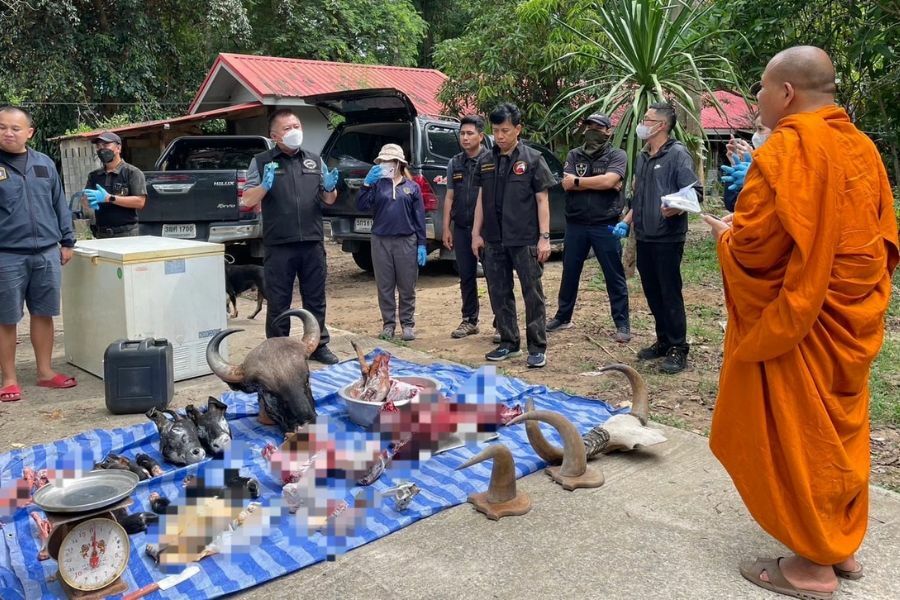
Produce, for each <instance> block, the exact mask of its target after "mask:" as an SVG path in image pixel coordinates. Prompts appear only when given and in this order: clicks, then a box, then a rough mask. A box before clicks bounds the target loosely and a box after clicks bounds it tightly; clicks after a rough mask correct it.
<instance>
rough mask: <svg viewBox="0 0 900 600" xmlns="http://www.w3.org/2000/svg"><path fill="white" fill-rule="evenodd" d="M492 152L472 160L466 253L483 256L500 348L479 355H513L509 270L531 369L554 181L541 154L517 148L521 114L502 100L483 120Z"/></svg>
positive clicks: (539, 348)
mask: <svg viewBox="0 0 900 600" xmlns="http://www.w3.org/2000/svg"><path fill="white" fill-rule="evenodd" d="M490 120H491V125H492V127H491V130H492V132H493V134H494V142H495V146H494V148H493V150H492V151H491V152H490V153H489V154H487V155H486V156H484V157H483V158H481V159H480V160H479V161H478V167H477V173H476V175H475V183H476V185H478V186H479V187H480V188H481V189H480V191H479V192H478V199H477V202H476V206H475V218H474V224H473V226H472V252H474V253H475V255H476V256H478V255H479V254H480V253H481V252H482V250H483V251H484V258H483V261H482V262H483V264H484V273H485V277H487V280H488V292H489V294H490V297H491V306H492V307H493V309H494V315H495V317H496V321H497V329H498V330H499V331H500V345H499V346H498V347H497V348H496V349H495V350H493V351H492V352H488V353H487V354H486V355H485V358H486V359H487V360H492V361H500V360H506V359H507V358H511V357H513V356H518V355H519V354H521V350H520V348H519V346H520V339H519V324H518V318H517V316H516V298H515V295H514V287H513V278H512V275H513V271H514V270H515V272H516V274H517V275H518V276H519V283H520V284H521V285H522V294H523V296H524V297H525V321H526V339H527V341H528V361H527V364H528V366H529V367H531V368H536V367H543V366H544V365H546V364H547V357H546V352H547V330H546V326H547V323H546V318H547V313H546V308H545V306H544V289H543V286H542V285H541V277H542V275H543V273H544V265H543V263H544V261H546V260H547V259H548V258H549V257H550V198H549V195H548V193H547V188H549V187H550V186H552V185H553V184H554V183H556V182H555V179H554V177H553V174H552V173H551V172H550V168H549V167H547V163H546V162H545V161H544V157H543V156H541V153H540V152H538V151H537V150H534V149H533V148H529V147H528V146H526V145H525V144H522V143H519V134H520V133H521V132H522V123H521V121H522V113H521V112H520V111H519V109H518V108H517V107H516V106H515V105H514V104H510V103H503V104H501V105H500V106H498V107H497V108H495V109H494V110H493V111H492V112H491V115H490Z"/></svg>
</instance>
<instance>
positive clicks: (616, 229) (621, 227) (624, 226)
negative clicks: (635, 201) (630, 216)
mask: <svg viewBox="0 0 900 600" xmlns="http://www.w3.org/2000/svg"><path fill="white" fill-rule="evenodd" d="M606 228H607V229H609V231H610V233H612V234H613V235H614V236H616V237H617V238H626V237H628V231H629V230H630V229H631V227H629V225H628V223H626V222H625V221H619V222H618V223H616V224H615V226H612V225H607V226H606Z"/></svg>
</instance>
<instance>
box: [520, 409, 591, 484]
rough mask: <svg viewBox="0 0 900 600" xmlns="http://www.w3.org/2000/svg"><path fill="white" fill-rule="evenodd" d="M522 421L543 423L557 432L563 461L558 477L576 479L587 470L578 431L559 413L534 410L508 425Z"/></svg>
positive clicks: (582, 443) (582, 444) (585, 457)
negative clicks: (561, 446)
mask: <svg viewBox="0 0 900 600" xmlns="http://www.w3.org/2000/svg"><path fill="white" fill-rule="evenodd" d="M522 421H543V422H544V423H547V424H548V425H552V426H553V427H555V428H556V430H557V431H558V432H559V435H560V436H561V437H562V439H563V460H562V466H561V467H560V469H559V473H560V475H562V476H564V477H578V476H579V475H583V474H584V472H585V471H586V470H587V456H586V454H585V450H584V442H583V441H582V440H581V435H579V434H578V429H576V428H575V425H573V424H572V422H571V421H569V420H568V419H567V418H565V417H564V416H562V415H561V414H559V413H555V412H551V411H549V410H534V411H530V412H527V413H525V414H522V415H519V416H518V417H516V418H515V419H513V420H512V421H510V422H509V423H508V425H515V424H516V423H521V422H522Z"/></svg>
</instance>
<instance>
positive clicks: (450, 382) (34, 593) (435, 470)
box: [0, 357, 617, 600]
mask: <svg viewBox="0 0 900 600" xmlns="http://www.w3.org/2000/svg"><path fill="white" fill-rule="evenodd" d="M486 371H487V370H481V371H478V372H475V371H473V370H472V369H468V368H466V367H461V366H455V365H445V364H431V365H420V364H415V363H411V362H406V361H402V360H400V359H398V358H396V357H395V358H392V359H391V373H392V374H394V375H427V376H429V377H433V378H435V379H437V380H438V381H440V382H441V391H442V392H443V393H444V394H445V395H447V396H451V397H452V396H454V395H456V396H457V397H458V398H463V399H464V401H466V402H475V401H478V402H484V401H485V398H484V397H485V395H490V392H491V391H492V390H491V389H487V388H490V387H491V386H490V383H493V382H495V383H496V398H495V399H490V398H488V401H494V402H498V403H505V404H507V405H508V406H514V405H515V404H516V403H521V404H524V400H525V399H526V398H528V397H531V398H533V399H534V402H535V405H536V407H537V408H539V409H550V410H554V411H557V412H561V413H562V414H564V415H565V416H566V417H568V418H569V419H570V420H571V421H572V422H573V423H575V425H576V426H577V427H578V428H579V430H580V431H582V432H586V431H587V430H588V429H590V428H591V427H593V426H595V425H597V424H598V423H602V422H604V421H605V420H606V419H607V418H609V416H611V415H612V414H616V412H617V411H616V410H614V409H612V408H611V407H610V406H608V405H607V404H605V403H602V402H599V401H597V400H592V399H587V398H581V397H577V396H570V395H568V394H564V393H562V392H557V391H551V390H548V389H547V388H546V387H544V386H533V385H530V384H528V383H526V382H524V381H521V380H519V379H513V378H508V377H501V376H497V377H496V379H494V378H493V377H492V376H491V374H492V372H493V371H492V370H490V371H489V374H488V375H487V376H486V375H485V373H486ZM358 376H359V366H358V363H357V362H356V361H346V362H343V363H340V364H338V365H334V366H332V367H329V368H327V369H322V370H318V371H315V372H314V373H313V374H312V390H313V393H314V395H315V397H316V406H317V411H318V413H319V414H320V415H328V416H329V418H330V419H333V420H335V421H337V422H341V421H342V420H345V419H346V411H345V408H344V404H343V401H342V400H341V399H340V397H339V396H338V394H337V390H338V389H340V388H341V387H342V386H344V385H345V384H347V383H349V382H351V381H353V380H354V379H356V378H357V377H358ZM486 381H488V382H489V383H488V385H485V382H486ZM222 400H223V401H224V402H225V403H226V404H228V412H227V418H228V420H229V423H230V425H231V429H232V433H233V436H234V440H235V442H243V443H244V444H246V445H247V446H248V447H250V448H252V449H253V452H252V453H247V454H246V456H245V458H244V463H243V468H242V470H241V473H242V474H243V475H251V476H253V477H256V478H257V479H258V480H259V482H260V485H261V487H262V498H261V500H266V499H269V500H271V499H273V498H278V497H280V494H281V485H280V482H278V481H275V480H274V479H273V478H272V477H271V475H270V474H269V467H268V465H267V464H266V462H265V460H264V459H263V458H262V457H261V456H260V453H259V452H258V450H259V449H261V448H262V447H263V445H265V443H266V442H268V441H272V442H275V443H276V444H277V443H278V442H279V439H280V434H279V433H278V432H277V430H276V429H275V428H274V427H264V426H262V425H260V424H259V423H258V422H257V420H256V415H257V413H258V406H257V402H256V397H255V395H245V394H240V393H233V392H226V393H225V394H223V396H222ZM346 431H347V433H348V435H350V436H353V435H359V436H360V437H361V438H365V436H366V434H365V432H364V431H363V430H362V429H361V428H358V427H356V426H355V425H353V424H349V422H348V424H347V425H346ZM499 433H500V440H499V441H500V442H502V443H504V444H506V445H507V446H508V447H509V448H510V450H511V451H512V454H513V456H514V458H515V460H516V469H517V473H518V476H519V477H522V476H524V475H527V474H529V473H533V472H534V471H536V470H538V469H540V468H542V467H543V466H544V463H543V461H541V460H540V459H539V458H538V457H537V456H536V455H535V454H534V451H533V450H532V449H531V447H530V445H529V444H528V440H527V437H526V435H525V428H524V427H523V426H516V427H512V428H501V430H500V431H499ZM545 433H546V434H547V437H548V439H551V440H555V441H556V442H557V443H558V442H559V438H558V437H556V438H554V436H555V435H556V433H555V432H552V431H551V430H549V429H545ZM495 443H496V442H495ZM480 450H481V446H480V445H478V444H475V443H473V444H470V445H468V446H466V447H463V448H459V449H456V450H453V451H450V452H446V453H443V454H440V455H438V456H435V457H432V458H430V459H428V460H427V461H425V462H423V463H421V464H420V465H419V468H418V469H416V470H414V471H412V472H411V473H409V472H407V473H403V474H402V476H398V474H397V473H396V472H394V471H395V470H394V469H391V468H389V469H388V470H387V471H386V472H385V473H384V475H383V476H382V477H381V478H380V479H379V480H378V481H376V482H375V483H374V484H373V485H372V486H370V487H371V488H374V489H375V491H376V492H378V491H383V490H386V489H389V488H392V487H394V486H395V485H397V484H398V482H400V481H412V482H414V483H415V484H416V485H417V486H418V487H419V488H420V489H421V493H419V494H418V495H417V496H415V497H414V498H413V500H412V503H411V504H410V505H409V507H408V508H407V509H406V510H404V511H403V512H397V511H396V510H395V509H394V508H393V504H392V503H391V502H386V503H385V504H384V505H383V506H381V507H378V508H375V509H372V510H371V511H370V513H369V514H368V516H367V518H366V521H365V525H364V527H362V530H361V531H357V532H356V535H355V536H354V537H351V538H348V539H347V540H346V541H345V544H346V549H352V548H355V547H358V546H361V545H363V544H365V543H367V542H370V541H372V540H375V539H378V538H380V537H382V536H385V535H387V534H389V533H392V532H394V531H396V530H398V529H401V528H403V527H406V526H407V525H409V524H411V523H413V522H415V521H417V520H419V519H423V518H425V517H428V516H430V515H433V514H435V513H437V512H439V511H441V510H444V509H446V508H449V507H451V506H455V505H457V504H461V503H463V502H465V501H466V498H467V496H468V495H469V494H471V493H474V492H479V491H484V490H485V489H486V488H487V483H488V480H489V478H490V469H491V462H490V461H489V462H487V463H481V464H478V465H475V466H473V467H471V468H469V469H465V470H463V471H455V470H454V469H455V467H457V466H459V465H460V464H462V463H463V462H465V461H466V460H468V459H469V458H470V457H472V456H474V455H475V454H477V453H478V452H480ZM109 452H115V453H117V454H124V455H126V456H128V457H131V458H134V457H135V456H136V455H137V454H139V453H142V452H143V453H146V454H149V455H150V456H153V457H154V458H156V459H157V460H159V461H160V463H161V464H163V466H164V468H166V469H169V470H167V471H166V473H165V474H164V475H162V476H160V477H155V478H152V479H150V480H147V481H143V482H141V483H140V484H139V485H138V487H137V489H136V490H135V492H134V496H133V497H134V504H133V505H132V506H131V507H130V509H129V511H130V512H138V511H144V510H150V507H149V495H150V492H158V493H160V494H162V495H164V496H167V497H169V498H171V499H173V501H174V499H176V498H179V497H181V496H182V495H183V493H184V490H183V487H182V483H181V482H182V480H183V479H184V477H185V476H186V475H188V474H189V473H192V472H194V471H196V469H197V465H194V466H193V467H184V468H179V469H172V466H171V465H167V464H165V463H162V460H161V457H160V454H159V436H158V434H157V431H156V427H155V426H154V425H153V424H152V423H150V422H149V421H148V422H147V423H144V424H141V425H134V426H131V427H124V428H120V429H114V430H111V431H105V430H100V429H95V430H93V431H89V432H86V433H81V434H78V435H76V436H74V437H72V438H68V439H65V440H59V441H57V442H53V443H49V444H42V445H38V446H33V447H30V448H24V449H18V450H13V451H12V452H8V453H5V454H2V455H0V487H3V488H8V487H9V486H10V485H11V484H14V482H15V481H16V480H17V479H19V477H20V476H21V475H22V469H23V468H24V467H32V468H34V469H36V470H37V469H41V468H56V467H58V466H59V465H61V464H63V463H64V462H65V460H66V458H68V459H70V460H71V457H72V456H75V455H78V454H79V453H81V455H82V456H84V457H86V458H87V459H88V460H90V461H99V460H101V459H102V458H103V457H105V456H106V455H107V454H108V453H109ZM355 489H358V488H355ZM351 491H352V490H351ZM33 510H39V509H37V508H36V507H34V506H33V505H31V506H29V507H27V508H24V509H19V510H18V511H17V512H16V513H15V515H14V517H13V518H12V521H11V522H10V521H9V519H7V520H6V521H7V522H4V523H2V526H3V528H2V530H0V532H2V535H3V542H4V543H3V544H0V596H2V598H4V599H7V598H9V599H19V598H27V599H31V598H57V597H62V589H61V587H60V584H59V583H58V582H56V581H55V575H56V561H54V560H46V561H43V562H39V561H38V560H37V554H38V550H39V547H40V543H39V541H38V539H37V536H36V531H37V530H36V526H35V525H34V524H33V522H32V519H31V518H30V517H29V513H30V512H31V511H33ZM291 528H292V526H290V525H287V524H285V523H281V524H278V525H276V526H275V528H273V530H272V531H271V533H270V534H269V535H268V536H266V537H265V538H264V539H263V540H262V543H260V544H258V545H256V546H254V547H252V549H251V550H250V552H249V553H245V554H244V555H242V556H231V557H225V556H218V555H217V556H211V557H208V558H205V559H203V560H202V561H200V563H199V564H200V567H201V571H200V573H199V574H197V575H195V576H194V577H192V578H191V579H189V580H187V581H185V582H184V583H182V584H180V585H178V586H176V587H175V588H172V589H169V590H168V591H166V592H158V593H156V594H154V595H153V596H152V597H155V598H179V599H185V600H187V599H190V600H197V599H199V598H215V597H218V596H221V595H224V594H228V593H232V592H236V591H239V590H243V589H247V588H250V587H252V586H255V585H258V584H261V583H263V582H266V581H268V580H270V579H274V578H276V577H279V576H281V575H284V574H286V573H291V572H293V571H297V570H299V569H302V568H304V567H307V566H309V565H311V564H314V563H317V562H319V561H322V560H325V559H326V558H328V555H329V554H330V552H329V550H328V549H327V548H326V547H325V544H324V543H323V542H322V539H317V538H321V537H322V534H320V533H317V534H314V535H313V536H309V537H299V538H298V536H297V535H295V534H293V533H292V532H291V531H290V530H291ZM152 531H153V528H152V527H151V530H150V531H148V532H147V533H139V534H135V535H133V536H131V558H130V561H129V566H128V569H127V570H126V571H125V573H124V574H123V579H124V580H125V582H126V583H127V584H128V586H129V590H130V591H131V590H135V589H137V588H140V587H143V586H145V585H147V584H149V583H152V582H154V581H158V580H159V579H161V578H162V577H164V576H166V575H167V574H169V573H170V572H172V570H171V569H168V570H167V571H166V572H163V571H161V570H160V569H159V567H157V566H156V565H154V564H153V562H152V561H151V560H150V559H149V558H148V557H147V556H145V554H144V546H145V545H146V543H147V542H148V541H152V538H151V533H152ZM177 570H180V569H177ZM177 570H176V572H177Z"/></svg>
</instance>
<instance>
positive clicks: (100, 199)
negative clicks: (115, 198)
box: [81, 185, 109, 210]
mask: <svg viewBox="0 0 900 600" xmlns="http://www.w3.org/2000/svg"><path fill="white" fill-rule="evenodd" d="M81 193H82V194H84V195H85V196H87V199H88V203H89V204H90V205H91V208H93V209H94V210H97V209H98V208H100V205H101V204H103V203H104V202H106V201H107V200H109V192H107V191H106V190H104V189H103V186H101V185H98V186H97V189H96V190H82V191H81Z"/></svg>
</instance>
